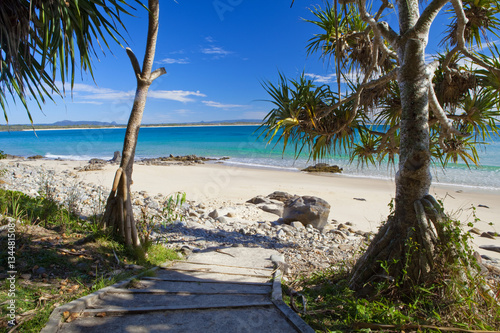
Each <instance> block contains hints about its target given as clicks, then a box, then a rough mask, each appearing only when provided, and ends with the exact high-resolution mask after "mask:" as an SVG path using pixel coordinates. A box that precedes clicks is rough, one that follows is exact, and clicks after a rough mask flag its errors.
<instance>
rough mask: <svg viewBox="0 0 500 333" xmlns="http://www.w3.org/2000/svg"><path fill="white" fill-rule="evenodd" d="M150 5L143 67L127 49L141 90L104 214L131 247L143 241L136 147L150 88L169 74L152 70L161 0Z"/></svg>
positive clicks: (150, 0) (149, 3) (137, 92)
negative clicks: (133, 189)
mask: <svg viewBox="0 0 500 333" xmlns="http://www.w3.org/2000/svg"><path fill="white" fill-rule="evenodd" d="M148 7H149V8H148V10H149V19H148V35H147V43H146V52H145V55H144V60H143V65H142V68H141V66H140V65H139V61H138V60H137V58H136V56H135V54H134V53H133V52H132V50H131V49H129V48H127V54H128V56H129V58H130V62H131V63H132V68H133V70H134V75H135V78H136V80H137V89H136V92H135V98H134V104H133V106H132V111H131V113H130V117H129V121H128V124H127V130H126V132H125V140H124V143H123V152H122V158H121V161H120V167H119V168H118V170H117V171H116V174H115V179H114V181H113V187H112V189H111V192H110V194H109V197H108V201H107V205H106V212H105V214H104V226H105V227H107V228H111V229H112V230H113V231H114V232H115V233H116V234H118V235H120V236H121V237H122V238H123V240H124V241H125V244H126V245H127V246H133V247H138V246H140V244H141V241H140V239H139V235H138V232H137V227H136V223H135V220H134V214H133V210H132V201H131V197H130V185H131V184H132V170H133V165H134V156H135V148H136V146H137V139H138V135H139V129H140V127H141V121H142V115H143V113H144V108H145V106H146V99H147V95H148V90H149V87H150V86H151V83H152V82H153V81H154V80H155V79H157V78H158V77H160V76H161V75H163V74H165V73H166V71H165V69H164V68H163V67H161V68H159V69H156V70H155V71H152V68H153V61H154V56H155V50H156V39H157V37H158V22H159V10H160V5H159V0H149V1H148Z"/></svg>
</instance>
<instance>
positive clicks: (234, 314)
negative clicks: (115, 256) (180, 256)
mask: <svg viewBox="0 0 500 333" xmlns="http://www.w3.org/2000/svg"><path fill="white" fill-rule="evenodd" d="M277 255H278V253H277V252H276V251H274V250H269V249H261V248H245V247H232V248H224V249H214V250H211V251H205V252H202V253H196V254H193V255H191V256H190V257H189V259H188V260H186V261H180V262H175V263H174V264H173V265H172V266H171V267H163V268H159V269H157V270H156V276H154V277H142V278H140V279H133V280H127V281H124V282H121V283H119V284H116V285H113V286H111V287H107V288H104V289H101V290H100V291H98V292H96V293H94V294H91V295H88V296H85V297H83V298H80V299H78V300H75V301H73V302H71V303H68V304H66V305H63V306H61V307H59V308H57V309H55V310H54V312H53V313H52V315H51V317H50V319H49V323H48V324H47V326H46V327H45V328H44V329H43V330H42V332H43V333H48V332H50V333H54V332H64V333H70V332H71V333H73V332H85V333H91V332H109V333H111V332H138V333H146V332H147V333H153V332H179V333H180V332H193V333H196V332H203V333H212V332H214V333H215V332H277V333H278V332H314V330H312V329H311V328H310V327H309V326H308V325H307V324H306V323H305V322H304V321H303V320H302V319H301V318H300V317H299V316H298V315H297V314H295V312H293V311H292V310H291V309H290V308H289V307H288V306H286V304H285V303H284V302H283V301H282V298H281V272H280V271H279V270H276V269H274V265H273V262H272V261H271V260H270V258H271V256H273V257H275V256H277Z"/></svg>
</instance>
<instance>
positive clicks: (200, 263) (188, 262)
mask: <svg viewBox="0 0 500 333" xmlns="http://www.w3.org/2000/svg"><path fill="white" fill-rule="evenodd" d="M181 263H183V264H193V265H205V266H221V267H232V268H242V269H248V270H259V271H270V272H272V271H273V270H274V269H273V268H255V267H246V266H233V265H223V264H207V263H203V262H197V261H182V262H181ZM171 267H173V266H171ZM162 268H165V267H162ZM167 268H168V267H167Z"/></svg>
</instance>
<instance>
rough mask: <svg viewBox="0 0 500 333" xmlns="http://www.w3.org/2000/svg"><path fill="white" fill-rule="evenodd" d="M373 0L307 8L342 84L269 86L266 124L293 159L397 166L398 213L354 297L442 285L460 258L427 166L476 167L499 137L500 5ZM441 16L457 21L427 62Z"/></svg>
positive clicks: (357, 281) (371, 253)
mask: <svg viewBox="0 0 500 333" xmlns="http://www.w3.org/2000/svg"><path fill="white" fill-rule="evenodd" d="M373 4H374V5H377V8H369V7H367V3H366V1H365V0H344V1H340V0H339V1H334V2H333V4H332V5H327V6H326V8H324V9H322V8H319V7H314V8H312V9H311V12H312V15H313V17H314V18H313V19H311V20H306V21H307V22H310V23H312V24H314V25H316V26H317V27H319V28H320V29H321V32H320V33H318V34H316V35H314V36H313V37H312V38H311V39H310V40H309V44H308V45H307V50H308V52H309V53H315V52H319V53H320V56H321V57H323V58H326V59H327V60H328V61H329V63H330V64H331V66H332V67H333V68H334V69H335V71H336V73H337V80H338V82H339V84H338V86H336V87H334V88H332V87H330V86H328V85H317V84H315V83H314V82H313V81H312V80H309V79H307V77H305V75H302V76H301V77H300V78H299V79H292V80H289V79H287V78H286V77H285V76H284V75H283V74H280V79H279V83H278V84H273V83H272V82H266V83H265V88H266V90H267V91H268V92H269V94H270V95H271V102H273V103H274V108H273V109H272V110H271V111H270V112H269V114H268V115H267V116H266V118H265V119H264V127H263V133H264V134H265V135H266V136H267V137H268V138H269V139H272V138H273V137H278V138H279V139H280V140H283V142H284V144H285V146H286V145H287V144H289V143H291V142H293V143H294V144H295V150H296V152H300V151H303V150H309V152H310V154H311V157H312V158H314V159H317V158H325V157H328V156H329V155H330V154H332V153H336V152H348V153H349V154H350V157H351V161H352V160H355V159H358V161H359V162H361V163H376V162H377V161H382V160H385V161H389V162H393V163H396V164H397V174H396V179H395V183H396V189H395V207H394V212H393V213H392V214H391V216H389V217H388V219H387V221H386V222H385V224H383V226H382V227H381V228H380V230H379V232H378V233H377V235H376V236H375V237H374V239H373V240H372V242H371V243H370V245H369V247H368V248H367V250H366V252H365V253H364V254H363V255H362V256H361V257H360V258H359V259H358V261H357V263H356V264H355V266H354V267H353V269H352V272H351V275H350V280H349V281H350V282H349V285H350V287H351V288H353V289H355V290H358V291H361V290H363V291H369V290H370V289H371V288H372V285H373V283H374V282H377V281H380V280H385V281H397V283H398V285H400V286H410V285H416V284H419V283H426V282H429V281H435V279H437V274H443V270H442V269H439V268H442V267H443V266H446V265H444V263H450V262H454V261H455V259H456V258H457V257H458V256H457V253H462V250H463V249H459V248H454V245H453V244H450V243H453V242H450V237H451V235H450V233H451V232H450V230H449V229H448V228H447V227H446V223H445V222H446V216H445V215H444V214H443V212H442V208H441V206H440V205H439V204H438V202H437V201H436V200H435V199H434V198H433V197H432V196H431V195H430V194H429V189H430V185H431V167H432V163H433V162H435V163H441V164H442V165H443V166H446V165H447V164H448V163H450V162H458V161H461V162H465V163H466V164H467V165H471V164H472V165H475V164H478V162H479V161H478V154H477V150H476V149H477V148H476V145H477V144H479V143H483V142H485V141H487V140H488V138H489V136H490V135H498V134H499V131H498V129H499V127H498V124H499V123H498V120H499V115H500V113H499V111H498V106H499V101H500V100H499V98H498V89H499V87H500V85H499V82H500V80H499V78H500V63H499V61H498V57H499V56H500V53H499V50H498V49H497V48H496V46H495V45H494V44H493V43H491V42H490V41H489V38H491V37H495V38H496V36H497V33H498V28H499V23H500V22H499V20H498V16H499V13H500V7H499V4H498V3H497V1H495V0H429V1H426V2H422V1H418V0H397V1H395V2H394V5H393V4H392V3H391V2H389V1H388V0H382V1H375V2H374V3H373ZM388 15H397V21H398V22H399V26H398V27H394V28H393V27H391V26H390V25H389V24H388V23H387V22H386V21H384V20H383V19H384V18H387V17H388ZM439 15H445V16H446V15H448V16H451V20H449V21H448V22H449V25H448V26H447V27H445V29H443V31H441V32H440V33H442V35H440V36H441V37H443V38H442V41H441V44H440V45H441V46H442V53H440V54H437V55H432V56H430V57H427V56H426V53H425V50H426V47H427V44H428V42H429V37H430V31H431V24H432V23H433V22H434V21H435V20H436V17H438V16H439ZM437 30H438V28H435V27H433V34H436V33H437ZM437 36H438V35H437V34H436V35H433V36H432V38H436V37H437ZM340 80H344V81H345V82H346V84H345V86H344V87H342V86H341V85H340ZM341 88H343V89H345V90H344V91H341ZM335 90H337V91H336V92H335ZM445 249H446V250H445ZM461 264H462V265H463V266H464V267H465V269H469V266H468V265H469V263H467V262H461ZM441 278H443V276H441Z"/></svg>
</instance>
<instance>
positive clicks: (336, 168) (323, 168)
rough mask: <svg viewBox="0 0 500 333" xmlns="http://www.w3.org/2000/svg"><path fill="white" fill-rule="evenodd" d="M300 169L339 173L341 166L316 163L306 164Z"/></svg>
mask: <svg viewBox="0 0 500 333" xmlns="http://www.w3.org/2000/svg"><path fill="white" fill-rule="evenodd" d="M302 171H306V172H330V173H341V172H342V168H340V167H339V166H338V165H329V164H327V163H318V164H316V165H311V166H308V167H307V168H305V169H302Z"/></svg>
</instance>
